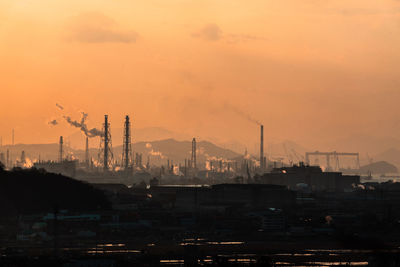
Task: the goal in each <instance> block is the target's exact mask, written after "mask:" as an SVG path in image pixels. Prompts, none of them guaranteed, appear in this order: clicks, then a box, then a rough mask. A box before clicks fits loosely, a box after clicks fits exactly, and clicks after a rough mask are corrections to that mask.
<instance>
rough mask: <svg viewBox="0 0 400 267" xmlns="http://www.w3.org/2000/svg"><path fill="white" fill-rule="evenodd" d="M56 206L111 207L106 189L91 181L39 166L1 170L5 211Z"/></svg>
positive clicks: (36, 210)
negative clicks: (98, 187)
mask: <svg viewBox="0 0 400 267" xmlns="http://www.w3.org/2000/svg"><path fill="white" fill-rule="evenodd" d="M55 207H58V209H67V210H71V211H89V210H97V209H108V208H109V207H110V204H109V202H108V200H107V199H106V197H105V195H104V194H103V192H102V191H100V190H97V189H95V188H93V187H92V186H91V185H89V184H86V183H82V182H80V181H77V180H74V179H71V178H68V177H65V176H62V175H59V174H53V173H46V172H44V171H39V170H35V169H27V170H14V171H3V170H0V212H1V214H2V215H7V214H8V215H14V214H32V213H42V212H43V213H45V212H52V211H53V210H54V208H55Z"/></svg>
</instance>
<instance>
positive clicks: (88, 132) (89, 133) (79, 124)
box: [63, 112, 104, 138]
mask: <svg viewBox="0 0 400 267" xmlns="http://www.w3.org/2000/svg"><path fill="white" fill-rule="evenodd" d="M63 117H64V119H65V120H66V121H67V122H68V123H69V124H70V125H72V126H74V127H76V128H79V129H80V130H81V131H82V132H83V133H84V134H85V135H86V136H87V137H89V138H91V137H96V136H100V137H102V136H103V135H104V133H103V131H101V130H99V129H97V128H92V129H88V127H87V125H86V118H87V117H88V114H87V113H85V112H82V118H81V120H80V121H76V120H73V119H72V118H71V117H70V116H63Z"/></svg>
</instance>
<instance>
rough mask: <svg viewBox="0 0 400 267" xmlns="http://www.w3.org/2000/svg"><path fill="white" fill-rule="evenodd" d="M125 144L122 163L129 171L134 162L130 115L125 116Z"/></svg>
mask: <svg viewBox="0 0 400 267" xmlns="http://www.w3.org/2000/svg"><path fill="white" fill-rule="evenodd" d="M123 144H124V145H123V151H122V164H123V165H124V168H125V170H126V171H127V170H129V168H130V166H131V164H132V143H131V123H130V122H129V116H128V115H126V116H125V123H124V140H123Z"/></svg>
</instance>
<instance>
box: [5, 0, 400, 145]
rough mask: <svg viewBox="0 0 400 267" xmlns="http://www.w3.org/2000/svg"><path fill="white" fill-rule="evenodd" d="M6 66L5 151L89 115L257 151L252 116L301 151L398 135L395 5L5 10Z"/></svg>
mask: <svg viewBox="0 0 400 267" xmlns="http://www.w3.org/2000/svg"><path fill="white" fill-rule="evenodd" d="M0 60H1V64H0V90H1V102H0V103H1V105H0V135H1V136H2V137H3V143H10V142H11V129H12V128H15V132H16V141H17V142H19V143H49V142H55V141H57V139H58V136H60V135H65V136H68V135H70V134H72V133H74V132H76V131H77V130H76V129H74V128H72V127H70V126H68V125H67V123H66V122H65V121H64V120H62V115H69V116H71V117H73V118H74V119H79V118H80V111H85V112H87V113H88V114H89V121H88V124H89V126H90V127H101V125H100V124H101V122H102V120H103V115H104V114H109V116H110V121H111V124H112V126H114V127H118V128H122V125H123V120H124V116H125V115H126V114H129V115H131V117H132V119H133V125H134V128H135V127H137V128H143V127H151V126H159V127H164V128H167V129H170V130H172V131H176V132H182V133H185V134H188V135H193V136H197V137H199V138H203V139H207V138H214V139H215V140H220V141H221V142H228V141H231V140H238V141H240V142H242V143H245V144H249V145H252V144H254V143H256V142H257V140H258V136H257V134H258V128H257V125H256V124H255V123H254V122H251V120H249V117H250V118H252V119H254V120H258V121H261V122H262V123H263V124H264V125H265V138H266V139H268V140H284V139H290V140H294V141H297V142H301V143H303V144H306V145H310V144H313V143H318V142H322V141H326V140H329V139H336V138H339V137H345V136H348V135H353V134H359V133H362V134H369V135H375V136H400V120H399V118H400V1H399V0H229V1H228V0H192V1H189V0H145V1H143V0H142V1H136V0H113V1H111V0H107V1H106V0H85V1H82V0H79V1H78V0H56V1H55V0H0ZM56 103H59V104H60V105H62V106H63V107H65V109H64V110H63V111H61V110H60V109H58V108H57V107H56V105H55V104H56ZM53 119H56V120H58V121H60V123H59V124H58V125H55V126H52V125H50V124H48V122H49V121H50V120H53Z"/></svg>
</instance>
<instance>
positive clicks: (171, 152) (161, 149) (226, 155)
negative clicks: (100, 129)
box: [114, 139, 239, 165]
mask: <svg viewBox="0 0 400 267" xmlns="http://www.w3.org/2000/svg"><path fill="white" fill-rule="evenodd" d="M132 150H133V151H134V153H141V154H143V163H144V164H145V163H146V161H147V157H148V156H149V157H150V162H151V164H156V165H159V164H164V165H165V164H166V162H167V160H168V159H169V160H172V161H174V163H176V164H179V163H182V164H183V163H184V161H185V159H190V158H191V153H192V142H191V141H177V140H174V139H166V140H160V141H151V142H138V143H134V144H133V145H132ZM114 153H115V154H116V155H121V153H122V146H118V147H115V148H114ZM237 156H239V154H238V153H236V152H233V151H232V150H229V149H224V148H221V147H219V146H216V145H214V144H213V143H210V142H208V141H200V142H197V162H198V163H199V164H204V162H205V161H206V160H207V159H214V160H216V159H232V158H235V157H237Z"/></svg>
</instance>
